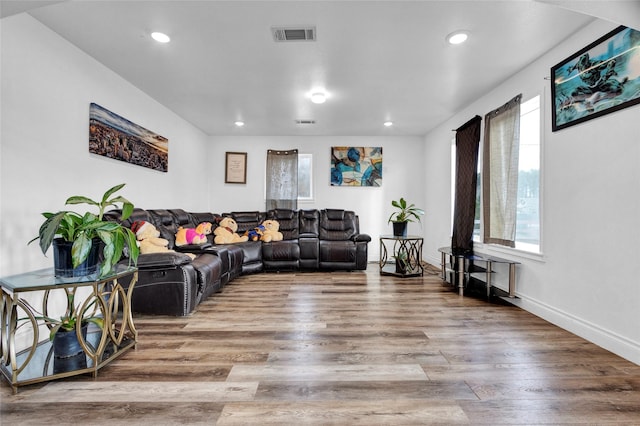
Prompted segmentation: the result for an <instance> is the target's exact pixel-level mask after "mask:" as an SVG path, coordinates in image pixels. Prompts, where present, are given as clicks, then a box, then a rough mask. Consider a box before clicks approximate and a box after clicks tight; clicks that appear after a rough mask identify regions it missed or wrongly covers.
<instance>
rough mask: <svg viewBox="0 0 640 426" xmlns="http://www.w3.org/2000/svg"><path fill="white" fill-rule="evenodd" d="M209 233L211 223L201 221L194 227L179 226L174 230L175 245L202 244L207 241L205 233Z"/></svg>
mask: <svg viewBox="0 0 640 426" xmlns="http://www.w3.org/2000/svg"><path fill="white" fill-rule="evenodd" d="M210 233H211V223H209V222H202V223H200V224H199V225H198V226H196V227H195V228H184V227H182V226H181V227H179V228H178V232H176V246H184V245H187V244H204V243H206V242H207V234H210Z"/></svg>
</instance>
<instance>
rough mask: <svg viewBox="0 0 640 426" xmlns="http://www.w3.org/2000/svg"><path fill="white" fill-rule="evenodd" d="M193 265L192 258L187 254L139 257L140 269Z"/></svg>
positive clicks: (171, 253)
mask: <svg viewBox="0 0 640 426" xmlns="http://www.w3.org/2000/svg"><path fill="white" fill-rule="evenodd" d="M187 263H191V258H190V257H189V256H187V255H186V254H182V253H177V252H166V253H147V254H141V255H140V256H138V265H137V266H138V268H139V269H145V268H162V267H171V268H174V267H176V266H180V265H185V264H187Z"/></svg>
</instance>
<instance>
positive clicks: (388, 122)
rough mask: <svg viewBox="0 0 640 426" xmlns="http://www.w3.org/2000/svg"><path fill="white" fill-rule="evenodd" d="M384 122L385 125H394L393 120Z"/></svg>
mask: <svg viewBox="0 0 640 426" xmlns="http://www.w3.org/2000/svg"><path fill="white" fill-rule="evenodd" d="M383 124H384V126H385V127H391V126H393V121H385V122H384V123H383Z"/></svg>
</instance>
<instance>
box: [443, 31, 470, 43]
mask: <svg viewBox="0 0 640 426" xmlns="http://www.w3.org/2000/svg"><path fill="white" fill-rule="evenodd" d="M446 38H447V43H449V44H462V43H464V42H465V41H467V39H468V38H469V33H468V32H467V31H461V30H459V31H454V32H452V33H451V34H449V35H447V37H446Z"/></svg>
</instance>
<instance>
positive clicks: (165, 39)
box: [151, 32, 171, 43]
mask: <svg viewBox="0 0 640 426" xmlns="http://www.w3.org/2000/svg"><path fill="white" fill-rule="evenodd" d="M151 38H153V39H154V40H155V41H157V42H158V43H169V42H170V41H171V38H170V37H169V36H168V35H166V34H164V33H158V32H155V33H151Z"/></svg>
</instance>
